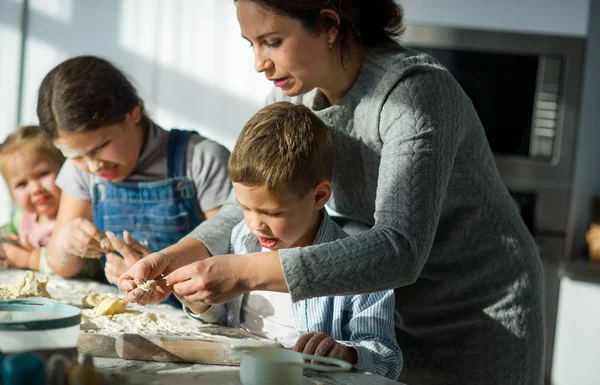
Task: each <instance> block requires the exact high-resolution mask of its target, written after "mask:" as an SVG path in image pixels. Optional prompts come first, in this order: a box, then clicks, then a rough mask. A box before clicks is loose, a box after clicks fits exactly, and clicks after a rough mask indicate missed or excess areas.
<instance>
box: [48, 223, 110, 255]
mask: <svg viewBox="0 0 600 385" xmlns="http://www.w3.org/2000/svg"><path fill="white" fill-rule="evenodd" d="M57 238H58V239H57V243H58V245H60V247H61V248H62V249H63V250H64V251H65V252H67V253H68V254H71V255H75V256H78V257H82V258H95V259H97V258H100V257H101V256H102V254H103V250H102V246H101V245H100V242H101V241H102V240H103V239H106V237H105V235H104V234H102V232H101V231H100V230H98V229H97V228H96V226H94V224H93V223H92V222H90V221H89V220H87V219H85V218H77V219H74V220H73V221H71V222H69V223H68V224H67V225H66V226H64V227H63V228H62V229H61V230H60V232H59V233H58V236H57Z"/></svg>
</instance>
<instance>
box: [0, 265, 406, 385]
mask: <svg viewBox="0 0 600 385" xmlns="http://www.w3.org/2000/svg"><path fill="white" fill-rule="evenodd" d="M23 274H24V271H22V270H5V271H0V282H2V283H7V282H11V283H14V282H16V281H18V280H19V279H20V277H21V276H22V275H23ZM36 276H37V277H38V279H39V278H41V276H40V275H39V274H38V273H36ZM47 290H48V292H49V293H50V294H51V295H52V297H53V299H54V300H56V301H59V302H62V303H67V304H70V305H74V306H78V307H82V303H81V298H82V297H83V296H84V295H86V294H89V293H90V292H92V291H94V292H97V293H112V294H117V295H118V294H119V292H118V290H117V288H116V287H114V286H110V285H104V284H100V283H97V282H93V281H90V280H86V279H63V278H61V277H59V276H56V275H51V276H50V279H49V282H48V285H47ZM127 309H128V312H129V313H131V314H143V313H154V314H155V315H156V317H158V321H160V320H161V319H164V320H166V321H168V324H167V323H163V324H161V323H160V322H158V323H157V325H158V327H161V328H162V327H165V328H168V330H166V332H165V331H164V330H163V329H161V332H160V334H168V335H181V336H202V329H206V327H207V326H210V325H206V324H202V323H201V322H198V321H196V320H193V319H191V318H189V317H187V316H186V315H185V314H184V313H183V311H180V310H178V309H175V308H173V307H171V306H168V305H163V304H156V305H149V306H144V307H142V306H138V305H136V304H129V305H128V307H127ZM90 312H91V310H90V309H85V310H83V311H82V325H81V326H82V330H81V333H87V334H96V333H97V334H106V335H110V336H117V335H118V334H119V333H138V332H139V333H142V332H144V333H148V330H145V329H143V327H142V330H138V329H135V328H136V326H135V325H134V324H135V323H134V322H128V323H126V324H125V325H121V324H120V323H117V322H111V321H112V320H118V317H116V316H113V317H114V318H112V319H103V320H100V319H94V318H91V317H90V314H91V313H90ZM100 318H102V317H100ZM100 321H102V322H100ZM115 325H117V326H115ZM167 325H168V326H167ZM131 328H133V329H131ZM138 328H139V326H138ZM231 330H234V331H235V330H237V329H231ZM205 335H206V334H205ZM94 365H95V367H96V369H97V370H98V372H99V373H100V374H101V375H102V378H103V384H125V383H126V384H132V385H136V384H140V385H162V384H165V385H166V384H194V385H214V384H220V385H241V382H240V380H239V367H237V366H222V365H203V364H184V363H170V362H152V361H135V360H124V359H120V358H104V357H98V356H96V357H94ZM325 384H326V385H394V384H395V385H398V384H399V382H396V381H391V380H389V379H387V378H384V377H381V376H376V375H369V374H359V373H352V372H351V373H336V374H332V373H319V372H314V371H310V370H305V371H304V377H303V381H302V385H325Z"/></svg>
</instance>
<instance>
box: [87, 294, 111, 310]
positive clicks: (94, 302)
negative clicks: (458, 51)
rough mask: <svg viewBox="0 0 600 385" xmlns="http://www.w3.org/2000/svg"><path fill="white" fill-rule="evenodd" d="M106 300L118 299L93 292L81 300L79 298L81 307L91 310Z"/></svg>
mask: <svg viewBox="0 0 600 385" xmlns="http://www.w3.org/2000/svg"><path fill="white" fill-rule="evenodd" d="M106 298H112V299H118V298H117V297H116V296H114V295H112V294H100V293H96V292H95V291H92V292H90V294H88V295H85V296H83V298H81V303H82V304H83V306H85V307H87V308H90V309H93V308H95V307H96V306H98V305H99V304H100V302H102V301H103V300H104V299H106Z"/></svg>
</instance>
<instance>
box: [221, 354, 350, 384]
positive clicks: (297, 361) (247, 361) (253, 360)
mask: <svg viewBox="0 0 600 385" xmlns="http://www.w3.org/2000/svg"><path fill="white" fill-rule="evenodd" d="M233 354H235V355H237V356H239V357H240V358H241V363H240V380H241V381H242V384H243V385H300V383H301V382H302V370H303V369H304V368H307V369H312V370H318V371H321V372H347V371H349V370H350V369H351V368H352V365H351V364H350V363H348V362H346V361H342V360H338V359H335V358H328V357H318V356H313V355H310V354H303V353H298V352H295V351H293V350H288V349H282V348H273V347H236V348H233ZM305 360H311V361H316V362H322V363H325V364H329V365H334V366H329V365H327V366H326V365H318V364H313V363H308V362H305Z"/></svg>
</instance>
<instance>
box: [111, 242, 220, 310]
mask: <svg viewBox="0 0 600 385" xmlns="http://www.w3.org/2000/svg"><path fill="white" fill-rule="evenodd" d="M209 256H210V254H209V253H208V250H207V249H206V247H205V246H204V244H203V243H202V242H200V241H198V240H197V239H192V238H185V239H182V240H181V241H179V242H177V243H176V244H174V245H173V246H169V247H167V248H166V249H164V250H161V251H160V252H158V253H152V254H150V255H148V256H147V257H144V258H142V259H140V260H139V261H138V262H136V263H135V264H134V265H133V266H131V268H129V270H127V271H126V272H125V273H124V274H123V275H122V276H121V277H120V278H119V280H118V282H117V286H119V289H121V291H125V292H127V300H128V301H130V302H137V303H139V304H140V305H145V304H148V303H156V302H160V301H163V300H164V299H166V298H167V297H168V296H169V294H171V292H172V291H173V288H172V286H170V285H168V283H167V279H166V275H167V274H169V273H171V272H172V271H174V270H176V269H177V268H179V267H181V266H184V265H186V264H189V263H192V262H194V261H197V260H201V259H204V258H208V257H209ZM148 280H155V281H156V283H157V285H156V290H152V291H150V292H144V291H143V290H142V289H140V288H138V287H137V285H138V283H139V284H141V283H143V282H146V281H148Z"/></svg>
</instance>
